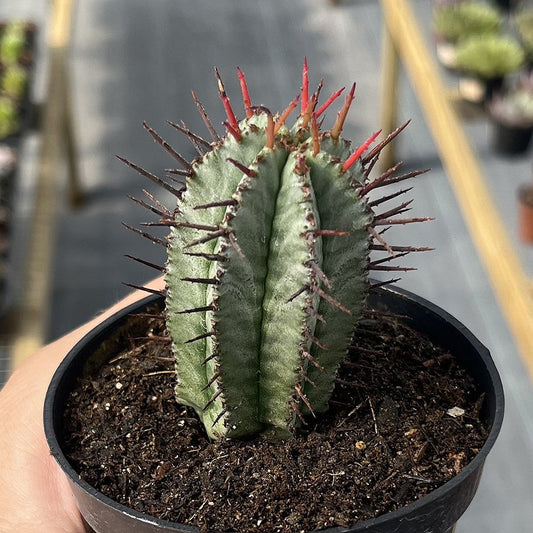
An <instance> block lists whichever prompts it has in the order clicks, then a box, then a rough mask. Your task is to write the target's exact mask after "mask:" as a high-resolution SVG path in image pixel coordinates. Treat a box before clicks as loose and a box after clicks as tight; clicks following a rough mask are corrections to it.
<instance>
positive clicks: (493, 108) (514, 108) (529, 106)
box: [488, 76, 533, 155]
mask: <svg viewBox="0 0 533 533" xmlns="http://www.w3.org/2000/svg"><path fill="white" fill-rule="evenodd" d="M488 111H489V115H490V118H491V122H492V124H493V147H494V149H495V150H496V151H497V152H499V153H501V154H507V155H515V154H522V153H524V152H525V151H526V150H527V149H528V147H529V143H530V141H531V134H532V133H533V80H532V78H531V77H530V76H527V77H526V76H524V77H522V78H521V79H520V81H519V82H518V83H517V85H516V86H514V87H512V88H509V89H507V90H505V91H503V92H500V93H497V94H496V95H494V97H493V98H492V100H491V101H490V102H489V104H488Z"/></svg>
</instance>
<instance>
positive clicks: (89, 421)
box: [64, 313, 488, 532]
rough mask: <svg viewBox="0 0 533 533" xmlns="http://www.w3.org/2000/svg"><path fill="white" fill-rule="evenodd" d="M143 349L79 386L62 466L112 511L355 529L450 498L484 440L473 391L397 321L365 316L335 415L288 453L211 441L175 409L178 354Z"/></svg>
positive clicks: (150, 346) (315, 423) (275, 446)
mask: <svg viewBox="0 0 533 533" xmlns="http://www.w3.org/2000/svg"><path fill="white" fill-rule="evenodd" d="M145 323H146V319H145ZM161 334H162V325H161V323H159V322H157V321H152V328H151V330H150V332H149V335H155V336H157V335H161ZM138 335H139V332H133V333H127V332H122V337H121V339H118V340H117V341H116V342H115V343H112V349H113V350H116V351H115V352H114V356H113V357H112V360H111V361H110V363H109V364H107V365H105V366H104V367H102V368H101V369H100V371H99V372H97V373H96V374H94V375H91V376H88V377H87V378H84V379H82V380H80V382H79V383H78V386H77V388H76V390H75V392H74V393H73V394H72V397H71V398H70V401H69V406H68V409H67V411H66V413H65V424H66V429H65V437H64V438H65V441H66V444H65V449H66V453H67V455H68V456H69V459H70V461H71V462H72V464H73V466H74V467H75V468H76V469H77V470H78V471H79V472H81V476H82V478H83V479H85V480H86V481H87V482H88V483H90V484H91V485H92V486H94V487H96V488H97V489H98V490H100V491H101V492H102V493H104V494H106V495H107V496H109V497H111V498H112V499H114V500H116V501H119V502H121V503H123V504H125V505H127V506H129V507H132V508H134V509H136V510H138V511H140V512H143V513H146V514H149V515H152V516H156V517H159V518H163V519H167V520H173V521H176V522H180V523H187V524H191V525H196V526H198V527H199V528H200V530H201V531H202V532H207V531H212V532H213V531H215V532H225V531H234V532H251V531H259V532H301V531H302V532H303V531H312V530H315V529H322V528H327V527H333V526H343V527H348V526H350V525H352V524H353V523H354V522H357V521H359V520H364V519H368V518H373V517H375V516H378V515H380V514H382V513H385V512H388V511H391V510H394V509H397V508H399V507H402V506H404V505H406V504H408V503H410V502H413V501H414V500H416V499H418V498H420V497H421V496H424V495H425V494H427V493H429V492H430V491H432V490H434V489H435V488H437V487H438V486H440V485H442V484H443V483H445V482H446V481H448V480H449V479H450V478H452V477H453V476H455V475H456V474H458V473H459V472H460V471H461V469H462V468H463V467H464V466H465V465H467V464H468V463H469V462H470V461H471V460H472V459H473V457H474V456H475V455H476V453H477V452H478V450H479V448H480V447H481V446H482V445H483V443H484V442H485V439H486V437H487V433H488V432H487V429H486V428H485V427H484V426H483V424H482V423H481V422H480V420H479V412H480V410H481V407H482V404H483V397H482V396H481V395H480V394H479V393H478V392H477V391H476V387H475V385H474V383H473V381H472V380H471V378H470V377H469V376H468V375H466V373H465V372H464V371H463V370H462V369H460V368H459V367H458V366H457V364H456V363H455V361H454V359H453V357H452V356H451V355H450V354H449V353H446V352H445V351H443V350H441V349H439V348H438V347H436V346H433V345H432V344H431V343H429V342H428V341H427V340H425V339H423V338H420V336H419V334H418V333H416V332H414V331H413V330H411V329H409V328H408V327H406V326H405V325H402V324H401V322H400V321H399V320H398V319H396V318H393V317H386V316H381V315H380V316H379V320H378V317H377V315H373V314H372V313H369V314H368V315H367V317H366V318H365V319H364V320H363V321H362V323H361V325H360V327H359V328H358V330H357V332H356V334H355V336H354V340H353V344H354V348H353V349H351V350H350V352H349V356H348V358H347V360H346V362H345V364H343V366H342V367H341V369H340V372H339V379H338V383H337V387H336V390H335V393H334V395H333V397H332V401H331V408H330V410H329V411H328V412H327V413H326V414H325V415H323V416H321V417H319V418H318V419H316V420H315V419H310V420H308V425H307V426H306V427H304V429H303V430H302V431H301V432H300V433H299V434H298V435H297V436H296V437H295V438H293V439H290V440H287V441H267V440H253V441H229V440H222V441H220V442H214V443H213V442H210V441H208V439H207V438H206V436H205V434H204V431H203V429H202V426H201V424H200V423H199V422H198V419H197V418H196V416H195V414H194V412H192V411H191V410H189V409H188V408H185V407H183V406H180V405H178V404H177V403H176V401H175V399H174V393H173V386H174V383H175V374H174V371H173V364H172V360H171V358H170V354H169V351H168V348H167V347H166V345H164V344H162V343H158V342H154V341H151V342H145V341H139V340H137V341H132V340H131V339H130V338H129V337H132V336H138ZM143 335H146V333H144V334H143ZM120 345H123V346H126V348H125V349H123V351H122V352H119V351H118V347H119V346H120Z"/></svg>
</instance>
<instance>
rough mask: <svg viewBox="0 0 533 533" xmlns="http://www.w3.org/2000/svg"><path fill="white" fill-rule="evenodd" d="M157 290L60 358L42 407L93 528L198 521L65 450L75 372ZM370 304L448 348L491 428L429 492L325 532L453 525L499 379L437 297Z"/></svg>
mask: <svg viewBox="0 0 533 533" xmlns="http://www.w3.org/2000/svg"><path fill="white" fill-rule="evenodd" d="M157 299H158V297H152V296H150V297H148V298H145V299H144V300H142V301H141V302H140V303H138V304H135V305H133V306H130V307H128V308H126V309H124V310H123V311H121V312H119V313H117V314H116V315H115V316H113V317H111V318H110V319H108V320H106V321H105V322H104V323H102V324H101V325H100V326H98V327H97V328H96V329H94V330H93V331H92V332H90V333H89V334H88V335H87V336H86V337H85V338H84V339H82V341H80V343H78V345H77V346H75V347H74V348H73V349H72V351H71V352H70V353H69V354H68V355H67V357H66V358H65V360H64V361H63V362H62V363H61V365H60V367H59V368H58V370H57V372H56V374H55V375H54V377H53V379H52V382H51V384H50V387H49V390H48V393H47V396H46V401H45V408H44V427H45V433H46V438H47V440H48V444H49V446H50V450H51V453H52V455H53V456H54V457H55V458H56V460H57V462H58V463H59V465H60V466H61V468H62V469H63V471H64V472H65V474H66V475H67V477H68V479H69V481H70V484H71V487H72V491H73V493H74V496H75V498H76V500H77V502H78V506H79V509H80V511H81V513H82V515H83V517H84V518H85V520H86V521H87V523H88V524H89V525H90V526H91V527H92V528H93V529H94V531H96V532H97V533H104V532H113V533H119V532H124V533H126V532H127V533H129V532H132V533H134V532H135V533H141V532H142V533H152V532H153V533H155V532H158V533H160V532H169V533H171V532H173V533H178V532H181V533H185V532H194V531H196V532H197V531H198V529H197V528H195V527H191V526H187V525H183V524H176V523H171V522H168V521H164V520H157V519H155V518H151V517H149V516H147V515H143V514H141V513H138V512H136V511H133V510H131V509H128V508H126V507H124V506H123V505H120V504H118V503H115V502H114V501H112V500H111V499H109V498H108V497H106V496H104V495H102V494H101V493H99V492H98V491H97V490H95V489H94V488H93V487H91V486H90V485H88V484H87V483H86V482H85V481H83V480H80V478H79V475H78V474H77V472H76V471H75V470H74V469H73V468H72V466H71V465H70V464H69V462H68V460H67V459H66V457H65V455H64V454H63V451H62V448H61V444H62V442H61V440H62V433H63V431H62V429H63V428H62V418H63V409H64V404H65V400H66V398H67V396H68V395H69V393H70V391H71V389H72V387H73V385H74V383H75V381H76V378H77V377H78V376H79V375H80V374H82V373H84V372H85V371H87V369H88V368H94V366H95V365H96V366H98V365H101V364H102V363H103V361H94V360H93V359H94V358H93V357H92V356H93V353H94V352H95V350H96V349H97V348H98V346H99V345H100V344H101V343H102V341H103V340H104V339H106V337H107V336H108V335H109V333H110V332H111V331H112V330H114V329H116V328H117V327H120V326H121V325H123V324H124V323H125V322H126V320H127V319H128V316H129V315H130V314H132V313H139V312H142V311H143V310H144V309H145V308H146V307H147V306H149V305H153V304H154V302H156V301H157ZM370 303H371V305H372V306H373V307H375V308H377V309H380V310H385V311H389V312H394V313H398V314H400V315H403V316H407V317H409V323H410V325H411V327H413V328H414V329H416V330H418V331H420V332H423V333H425V334H426V335H428V336H429V337H430V338H431V339H432V340H433V341H434V342H435V343H437V344H440V345H442V346H443V347H445V348H446V349H448V350H450V352H451V353H452V354H454V355H455V357H456V358H457V359H458V360H459V361H460V363H461V364H462V365H463V366H464V367H465V369H466V370H467V371H468V372H469V373H470V374H471V375H472V376H473V377H474V379H475V380H476V381H477V383H478V385H479V387H480V388H481V390H482V391H484V392H485V395H486V401H485V406H484V412H483V416H484V418H485V420H486V423H487V424H488V425H489V427H490V428H491V429H490V434H489V436H488V439H487V441H486V443H485V445H484V446H483V447H482V449H481V450H480V452H479V454H478V455H477V456H476V457H475V458H474V460H473V461H472V462H471V463H470V464H469V465H468V466H466V468H465V469H464V470H463V471H462V472H461V473H460V474H459V475H457V476H456V477H455V478H453V479H451V480H450V481H448V482H447V483H446V484H444V485H442V486H441V487H439V488H438V489H436V490H435V491H433V492H432V493H430V494H428V495H427V496H424V497H423V498H421V499H420V500H418V501H416V502H414V503H412V504H410V505H408V506H406V507H404V508H402V509H399V510H397V511H394V512H391V513H388V514H385V515H382V516H380V517H378V518H375V519H372V520H367V521H364V522H360V523H358V524H356V525H355V526H353V527H352V528H349V529H345V528H332V529H327V530H324V531H327V532H328V533H340V532H345V533H356V532H366V533H451V532H452V530H453V527H454V525H455V523H456V522H457V520H458V519H459V518H460V516H461V515H462V514H463V513H464V511H465V510H466V508H467V507H468V505H469V504H470V502H471V500H472V498H473V497H474V494H475V492H476V490H477V487H478V484H479V480H480V477H481V472H482V469H483V465H484V462H485V459H486V457H487V454H488V453H489V451H490V449H491V448H492V446H493V444H494V442H495V440H496V437H497V435H498V433H499V431H500V428H501V424H502V421H503V410H504V397H503V388H502V384H501V381H500V378H499V375H498V372H497V370H496V367H495V365H494V363H493V361H492V359H491V357H490V354H489V352H488V350H487V349H486V348H485V347H484V346H483V345H482V344H481V343H480V342H479V341H478V340H477V339H476V338H475V337H474V335H472V333H471V332H470V331H469V330H468V329H467V328H466V327H465V326H463V325H462V324H461V323H459V322H458V321H457V320H456V319H454V318H453V317H452V316H450V315H449V314H448V313H446V312H444V311H443V310H441V309H440V308H438V307H436V306H435V305H433V304H431V303H429V302H427V301H426V300H423V299H422V298H419V297H417V296H415V295H412V294H410V293H407V292H405V291H400V290H397V289H395V290H392V289H386V290H380V291H379V292H378V293H376V294H373V295H372V297H371V299H370Z"/></svg>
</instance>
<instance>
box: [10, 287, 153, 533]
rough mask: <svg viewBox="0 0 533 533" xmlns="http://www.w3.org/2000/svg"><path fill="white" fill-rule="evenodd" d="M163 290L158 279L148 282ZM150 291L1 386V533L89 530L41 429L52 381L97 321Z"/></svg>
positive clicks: (40, 355)
mask: <svg viewBox="0 0 533 533" xmlns="http://www.w3.org/2000/svg"><path fill="white" fill-rule="evenodd" d="M148 286H149V287H151V288H156V289H160V288H161V287H162V280H161V279H160V278H159V279H158V280H155V281H154V282H152V283H151V284H149V285H148ZM145 295H146V294H145V293H144V292H142V291H136V292H134V293H133V294H131V295H130V296H128V297H127V298H125V299H124V300H122V301H121V302H119V303H118V304H116V305H115V306H113V307H112V308H111V309H109V310H107V311H105V312H104V313H102V315H100V316H99V317H98V318H96V319H94V320H92V321H91V322H89V323H87V324H85V325H83V326H81V327H80V328H78V329H77V330H75V331H73V332H72V333H69V334H68V335H66V336H64V337H62V338H61V339H59V340H57V341H55V342H54V343H52V344H48V345H47V346H45V347H43V348H41V349H40V350H39V351H38V352H37V353H36V354H35V355H33V356H32V357H30V358H29V359H28V360H27V361H25V362H24V363H23V364H22V365H21V366H20V367H19V368H18V369H17V370H15V372H14V373H13V375H12V376H11V378H10V379H9V380H8V382H7V383H6V385H5V386H4V388H3V389H2V390H1V391H0V532H1V533H33V532H35V533H37V532H39V533H85V532H86V531H89V528H88V526H86V525H85V523H84V521H83V519H82V517H81V515H80V513H79V511H78V509H77V507H76V502H75V501H74V497H73V495H72V492H71V490H70V487H69V484H68V482H67V478H66V477H65V475H64V474H63V472H61V470H60V468H59V466H58V465H57V463H56V461H55V459H54V458H53V457H52V456H51V455H50V450H49V448H48V444H47V442H46V438H45V435H44V428H43V406H44V398H45V395H46V390H47V388H48V384H49V383H50V380H51V379H52V376H53V374H54V372H55V370H56V368H57V367H58V365H59V363H60V362H61V361H62V359H63V358H64V357H65V355H66V354H67V353H68V352H69V350H70V349H71V348H72V347H73V346H74V345H75V344H76V343H77V342H78V340H80V339H81V338H82V337H83V336H84V335H85V334H86V333H87V332H89V331H90V330H91V329H93V328H94V327H95V326H96V325H97V324H98V323H100V322H101V321H102V320H104V319H105V318H107V317H108V316H110V315H112V314H113V313H115V312H116V311H118V310H119V309H121V308H122V307H125V306H126V305H129V304H130V303H133V302H135V301H137V300H139V299H140V298H142V297H143V296H145Z"/></svg>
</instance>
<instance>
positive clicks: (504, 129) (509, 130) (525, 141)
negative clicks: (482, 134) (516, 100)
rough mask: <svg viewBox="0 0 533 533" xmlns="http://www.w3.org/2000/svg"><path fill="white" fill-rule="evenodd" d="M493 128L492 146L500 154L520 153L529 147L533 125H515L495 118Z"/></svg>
mask: <svg viewBox="0 0 533 533" xmlns="http://www.w3.org/2000/svg"><path fill="white" fill-rule="evenodd" d="M492 128H493V131H492V146H493V148H494V150H495V151H496V152H498V153H499V154H503V155H518V154H523V153H524V152H526V151H527V149H528V148H529V144H530V142H531V135H532V134H533V126H529V125H524V126H520V125H516V126H515V125H510V124H506V123H504V122H501V121H498V120H495V119H494V118H493V126H492Z"/></svg>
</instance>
